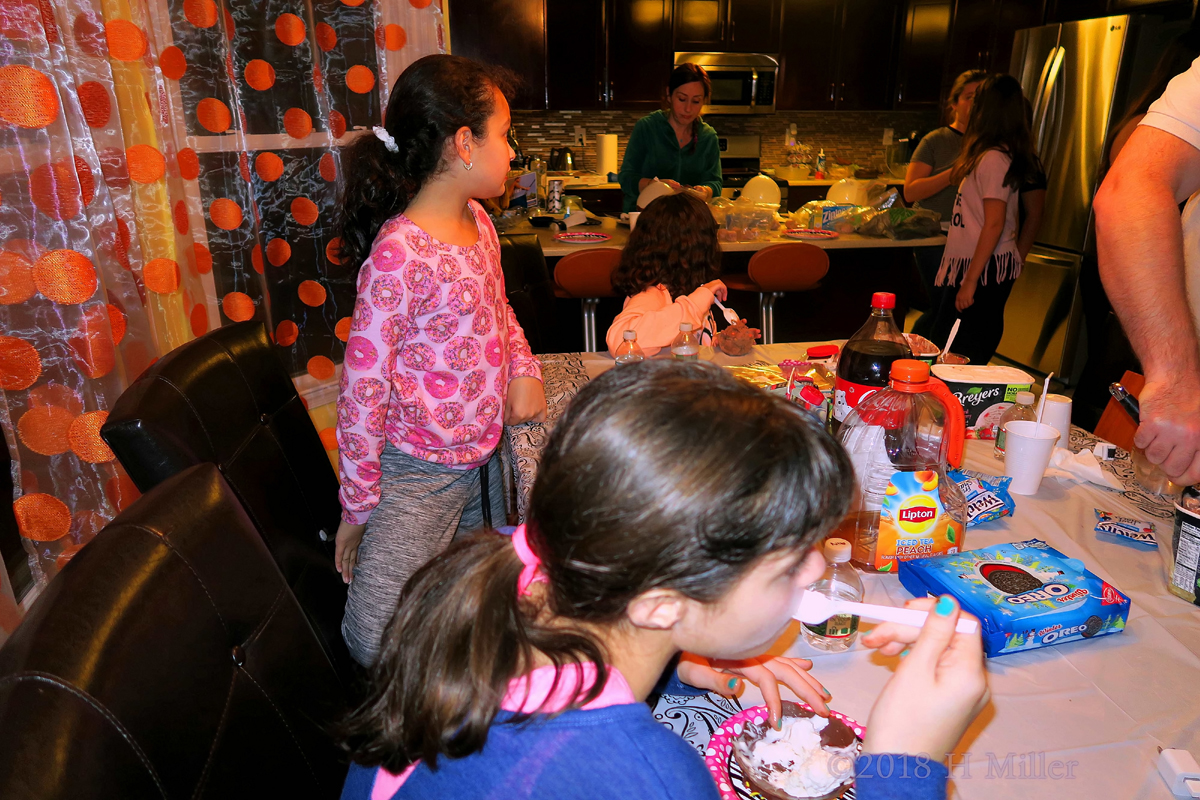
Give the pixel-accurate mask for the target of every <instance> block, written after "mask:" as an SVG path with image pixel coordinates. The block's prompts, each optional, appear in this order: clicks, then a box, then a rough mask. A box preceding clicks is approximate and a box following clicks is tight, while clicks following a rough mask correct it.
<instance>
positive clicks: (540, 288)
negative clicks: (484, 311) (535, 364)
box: [500, 233, 557, 353]
mask: <svg viewBox="0 0 1200 800" xmlns="http://www.w3.org/2000/svg"><path fill="white" fill-rule="evenodd" d="M500 268H501V269H502V270H503V271H504V291H505V294H506V295H507V297H508V304H509V305H510V306H512V310H513V313H514V314H515V315H516V317H517V322H518V323H520V325H521V330H523V331H524V332H525V341H527V342H529V349H530V350H532V351H533V352H534V353H551V352H557V350H555V349H554V348H553V345H552V341H553V337H554V322H555V321H554V281H553V280H552V279H551V278H550V268H549V267H547V266H546V256H545V255H544V254H543V253H542V245H541V243H540V242H539V241H538V238H537V234H533V233H511V234H504V235H502V236H500Z"/></svg>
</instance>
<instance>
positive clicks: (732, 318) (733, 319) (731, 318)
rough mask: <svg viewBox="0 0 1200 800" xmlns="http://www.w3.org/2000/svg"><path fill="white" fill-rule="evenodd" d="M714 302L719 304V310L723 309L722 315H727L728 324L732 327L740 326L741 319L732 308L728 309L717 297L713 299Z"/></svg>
mask: <svg viewBox="0 0 1200 800" xmlns="http://www.w3.org/2000/svg"><path fill="white" fill-rule="evenodd" d="M713 302H714V303H716V304H717V308H719V309H721V313H722V314H724V315H725V321H726V322H728V323H729V324H730V325H737V324H738V321H739V320H741V317H739V316H738V315H737V312H736V311H734V310H733V309H732V308H726V307H725V304H724V303H722V302H721V301H720V300H718V299H717V298H716V297H713Z"/></svg>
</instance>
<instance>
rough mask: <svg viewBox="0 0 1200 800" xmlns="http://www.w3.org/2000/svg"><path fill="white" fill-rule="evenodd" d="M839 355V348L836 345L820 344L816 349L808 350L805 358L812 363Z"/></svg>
mask: <svg viewBox="0 0 1200 800" xmlns="http://www.w3.org/2000/svg"><path fill="white" fill-rule="evenodd" d="M837 354H838V346H837V345H836V344H819V345H817V346H816V347H810V348H808V350H807V351H806V352H805V354H804V357H805V358H807V359H808V360H810V361H818V360H820V359H822V358H831V357H832V356H836V355H837Z"/></svg>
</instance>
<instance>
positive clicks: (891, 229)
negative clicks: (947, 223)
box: [859, 206, 942, 239]
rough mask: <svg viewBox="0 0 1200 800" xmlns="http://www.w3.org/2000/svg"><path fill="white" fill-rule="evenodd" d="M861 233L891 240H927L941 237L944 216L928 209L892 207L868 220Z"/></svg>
mask: <svg viewBox="0 0 1200 800" xmlns="http://www.w3.org/2000/svg"><path fill="white" fill-rule="evenodd" d="M859 233H861V234H864V235H866V236H886V237H887V238H889V239H925V238H928V237H930V236H940V235H941V233H942V215H941V214H939V213H938V212H936V211H930V210H929V209H927V208H902V207H899V206H892V207H891V208H887V209H883V210H881V211H880V212H879V213H878V214H876V215H875V216H873V217H872V218H871V219H869V220H867V221H866V222H865V223H864V224H863V225H862V228H861V229H860V230H859Z"/></svg>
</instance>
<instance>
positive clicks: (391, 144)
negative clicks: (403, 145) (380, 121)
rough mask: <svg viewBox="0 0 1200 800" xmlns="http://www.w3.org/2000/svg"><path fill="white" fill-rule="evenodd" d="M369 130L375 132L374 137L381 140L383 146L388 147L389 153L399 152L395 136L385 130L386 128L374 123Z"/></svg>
mask: <svg viewBox="0 0 1200 800" xmlns="http://www.w3.org/2000/svg"><path fill="white" fill-rule="evenodd" d="M371 130H372V131H374V132H375V138H376V139H378V140H379V141H381V142H383V146H384V147H386V148H387V149H388V152H389V153H399V152H400V148H399V147H397V146H396V139H395V137H393V136H392V135H391V134H390V133H388V132H387V128H382V127H380V126H378V125H376V126H375V127H374V128H371Z"/></svg>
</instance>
